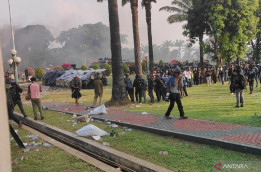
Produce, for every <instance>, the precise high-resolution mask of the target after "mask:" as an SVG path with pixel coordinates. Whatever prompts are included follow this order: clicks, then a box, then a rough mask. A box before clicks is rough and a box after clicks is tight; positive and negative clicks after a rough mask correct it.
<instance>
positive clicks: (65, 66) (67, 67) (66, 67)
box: [62, 63, 72, 70]
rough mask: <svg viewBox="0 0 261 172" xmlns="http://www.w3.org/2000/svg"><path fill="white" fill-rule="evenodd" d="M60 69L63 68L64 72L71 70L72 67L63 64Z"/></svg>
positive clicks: (68, 64)
mask: <svg viewBox="0 0 261 172" xmlns="http://www.w3.org/2000/svg"><path fill="white" fill-rule="evenodd" d="M62 67H63V69H64V70H68V69H71V68H72V66H71V64H70V63H64V64H63V65H62Z"/></svg>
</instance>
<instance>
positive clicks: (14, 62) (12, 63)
mask: <svg viewBox="0 0 261 172" xmlns="http://www.w3.org/2000/svg"><path fill="white" fill-rule="evenodd" d="M8 7H9V16H10V25H11V34H12V41H13V49H12V50H11V54H12V59H9V60H8V64H9V65H10V67H13V69H14V79H15V82H18V75H17V65H18V64H19V63H20V62H21V58H20V57H16V50H15V41H14V29H13V23H12V13H11V6H10V0H8Z"/></svg>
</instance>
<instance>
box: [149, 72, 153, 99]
mask: <svg viewBox="0 0 261 172" xmlns="http://www.w3.org/2000/svg"><path fill="white" fill-rule="evenodd" d="M153 89H154V76H153V75H150V76H149V78H148V93H149V96H150V102H151V103H154V95H153Z"/></svg>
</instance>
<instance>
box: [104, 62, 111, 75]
mask: <svg viewBox="0 0 261 172" xmlns="http://www.w3.org/2000/svg"><path fill="white" fill-rule="evenodd" d="M104 68H105V69H106V71H105V75H106V76H110V74H111V65H109V63H107V62H106V63H105V65H104Z"/></svg>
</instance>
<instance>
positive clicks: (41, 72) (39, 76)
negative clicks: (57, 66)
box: [35, 67, 44, 80]
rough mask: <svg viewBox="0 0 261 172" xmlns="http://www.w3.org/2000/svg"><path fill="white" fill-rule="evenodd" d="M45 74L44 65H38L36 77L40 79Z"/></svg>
mask: <svg viewBox="0 0 261 172" xmlns="http://www.w3.org/2000/svg"><path fill="white" fill-rule="evenodd" d="M43 76H44V70H43V68H42V67H38V68H36V70H35V77H36V78H37V79H39V80H42V77H43Z"/></svg>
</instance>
